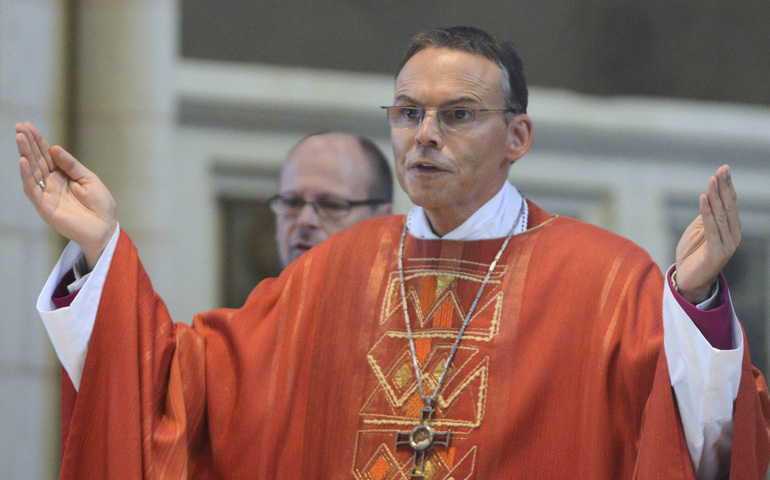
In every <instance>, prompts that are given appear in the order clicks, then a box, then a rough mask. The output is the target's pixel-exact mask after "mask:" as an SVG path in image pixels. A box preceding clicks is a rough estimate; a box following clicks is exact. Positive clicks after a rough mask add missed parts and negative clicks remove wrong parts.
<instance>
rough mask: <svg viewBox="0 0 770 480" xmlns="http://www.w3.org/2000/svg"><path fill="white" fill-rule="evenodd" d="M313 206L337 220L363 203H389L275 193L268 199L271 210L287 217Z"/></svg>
mask: <svg viewBox="0 0 770 480" xmlns="http://www.w3.org/2000/svg"><path fill="white" fill-rule="evenodd" d="M308 203H309V204H310V206H311V207H313V211H314V212H315V213H316V215H318V216H319V217H321V218H323V219H325V220H337V219H340V218H342V217H344V216H346V215H348V214H349V213H350V211H351V210H352V209H353V208H354V207H360V206H361V205H381V204H383V203H388V202H386V201H385V200H374V199H369V200H346V199H336V198H335V199H332V198H319V199H317V200H305V199H304V198H302V197H285V196H283V195H280V194H279V195H274V196H272V197H270V199H269V200H268V205H270V210H272V211H273V213H275V214H276V215H283V216H285V217H296V216H297V215H299V213H300V212H301V211H302V209H303V208H304V207H305V205H306V204H308Z"/></svg>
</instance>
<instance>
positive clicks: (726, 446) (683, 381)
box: [663, 282, 743, 479]
mask: <svg viewBox="0 0 770 480" xmlns="http://www.w3.org/2000/svg"><path fill="white" fill-rule="evenodd" d="M728 299H729V292H728ZM728 301H729V303H730V322H731V328H732V336H733V348H732V349H731V350H719V349H716V348H714V347H712V346H711V344H710V343H709V342H708V340H706V338H705V337H704V336H703V334H702V333H701V332H700V330H699V329H698V327H696V326H695V324H694V323H693V321H692V320H691V319H690V317H689V316H688V315H687V313H685V311H684V310H683V309H682V307H681V306H680V305H679V302H677V301H676V299H675V298H674V295H673V293H672V292H671V287H670V285H669V284H668V282H666V286H665V287H664V289H663V330H664V334H663V345H664V348H665V351H666V359H667V361H668V374H669V377H670V378H671V386H672V387H673V388H674V393H675V394H676V401H677V405H678V406H679V414H680V416H681V418H682V427H683V429H684V436H685V439H686V440H687V448H688V449H689V451H690V459H691V460H692V465H693V469H694V470H695V477H696V478H698V479H712V478H726V477H727V475H729V471H730V456H731V454H732V437H733V405H734V403H735V399H736V398H737V396H738V385H739V384H740V381H741V362H742V360H743V334H742V332H741V328H740V325H739V324H738V319H737V318H736V316H735V311H734V310H733V306H732V300H728Z"/></svg>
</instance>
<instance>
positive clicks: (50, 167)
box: [16, 122, 117, 269]
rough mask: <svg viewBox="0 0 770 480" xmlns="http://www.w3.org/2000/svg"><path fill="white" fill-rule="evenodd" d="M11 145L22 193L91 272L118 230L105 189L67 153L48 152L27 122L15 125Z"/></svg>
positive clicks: (57, 149)
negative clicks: (75, 248)
mask: <svg viewBox="0 0 770 480" xmlns="http://www.w3.org/2000/svg"><path fill="white" fill-rule="evenodd" d="M16 146H17V147H18V149H19V155H20V156H21V158H20V159H19V170H20V173H21V182H22V185H23V186H24V193H26V194H27V197H28V198H29V200H30V201H31V202H32V205H34V206H35V209H37V212H38V214H39V215H40V217H41V218H42V219H43V220H45V222H46V223H48V224H49V225H51V226H52V227H53V228H54V229H56V231H57V232H59V233H60V234H62V235H64V236H65V237H67V238H68V239H70V240H72V241H74V242H76V243H77V244H78V245H80V247H81V248H82V249H83V253H84V254H85V258H86V262H87V263H88V267H89V268H90V269H93V268H94V266H95V265H96V262H97V260H99V257H100V256H101V254H102V252H103V251H104V248H105V246H106V245H107V243H109V241H110V238H112V235H113V234H114V233H115V229H116V228H117V217H116V213H115V200H114V199H113V198H112V195H111V194H110V192H109V190H107V187H105V186H104V184H103V183H102V182H101V180H99V177H97V176H96V175H94V174H93V173H92V172H91V171H90V170H88V169H87V168H86V167H84V166H83V165H82V164H81V163H80V162H78V161H77V159H75V157H73V156H72V155H71V154H70V153H69V152H67V151H66V150H64V149H63V148H61V147H60V146H53V147H49V146H48V142H46V140H45V138H43V135H42V134H41V133H40V131H39V130H38V129H37V128H36V127H35V126H34V125H32V123H30V122H26V123H17V124H16ZM41 180H42V181H43V183H44V184H45V188H42V185H41V184H40V181H41Z"/></svg>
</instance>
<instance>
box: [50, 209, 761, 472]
mask: <svg viewBox="0 0 770 480" xmlns="http://www.w3.org/2000/svg"><path fill="white" fill-rule="evenodd" d="M529 223H530V225H529V226H530V229H529V230H528V231H527V232H525V233H523V234H520V235H517V236H515V237H513V238H512V239H511V241H510V243H509V245H508V247H507V249H506V251H505V253H504V254H503V256H502V258H501V261H500V263H499V264H498V266H497V267H496V268H495V270H494V272H493V273H492V276H491V279H490V281H489V284H488V285H487V287H486V289H485V290H484V294H483V296H482V297H481V299H480V301H479V304H478V306H477V308H476V311H475V313H474V314H473V318H472V320H471V322H470V324H469V326H468V329H467V330H466V332H465V336H464V337H463V340H462V342H461V344H460V348H459V350H458V352H457V354H456V356H455V358H454V361H453V362H452V364H451V368H450V370H449V371H448V373H447V376H446V379H445V380H444V386H443V387H442V390H441V391H440V392H439V395H438V397H437V400H436V405H435V407H436V412H435V414H434V416H433V423H432V425H433V427H434V428H435V430H436V431H437V432H446V431H451V439H450V442H449V445H447V446H437V447H435V448H434V449H432V450H430V451H429V452H428V454H427V455H426V458H425V466H424V472H423V473H424V476H425V478H428V479H449V478H453V479H468V478H472V479H502V478H522V479H532V478H583V479H612V480H615V479H621V478H645V479H662V478H665V479H679V478H683V479H684V478H693V473H692V466H691V462H690V458H689V455H688V451H687V446H686V444H685V440H684V436H683V433H682V428H681V425H680V422H679V420H678V412H677V408H676V404H675V400H674V397H673V394H672V390H671V386H670V381H669V377H668V371H667V367H666V359H665V356H664V354H663V348H662V336H663V331H662V329H663V327H662V320H661V301H662V288H663V278H662V275H661V273H660V271H659V269H658V267H657V266H656V265H655V264H654V263H653V262H652V260H651V259H650V258H649V256H648V255H647V254H646V253H645V252H644V251H642V250H641V249H640V248H639V247H637V246H635V245H633V244H632V243H631V242H629V241H628V240H625V239H623V238H621V237H618V236H615V235H613V234H611V233H608V232H606V231H604V230H601V229H599V228H596V227H593V226H590V225H586V224H583V223H580V222H577V221H575V220H571V219H568V218H564V217H554V218H551V217H549V216H547V215H546V214H545V213H544V212H543V211H542V210H540V209H538V208H537V207H536V206H534V205H532V204H530V222H529ZM403 224H404V218H403V217H402V216H392V217H388V218H383V219H375V220H372V221H369V222H365V223H363V224H359V225H357V226H354V227H353V228H350V229H348V230H346V231H344V232H342V233H341V234H338V235H336V236H334V237H332V238H331V239H330V240H329V241H327V242H325V243H324V244H322V245H320V246H318V247H316V248H314V249H313V250H312V251H310V252H309V253H308V254H306V255H304V256H303V257H302V258H300V259H299V260H298V261H296V262H294V263H293V264H292V265H291V266H290V267H289V268H287V269H286V271H285V272H284V273H283V274H282V275H281V276H280V277H279V278H277V279H269V280H265V281H264V282H262V283H260V284H259V285H258V286H257V287H256V289H255V290H254V292H253V293H252V294H251V296H250V297H249V298H248V300H247V302H246V304H245V305H244V306H243V307H242V308H240V309H237V310H230V309H222V310H215V311H211V312H207V313H203V314H200V315H197V316H196V317H195V319H194V322H193V326H192V327H188V326H187V325H185V324H174V323H172V321H171V319H170V318H169V315H168V313H167V311H166V308H165V306H164V304H163V302H162V301H161V299H160V298H159V297H158V296H157V295H156V294H155V293H154V291H153V289H152V286H151V284H150V281H149V279H148V278H147V276H146V274H145V272H144V270H143V269H142V266H141V264H140V262H139V259H138V257H137V253H136V250H135V248H134V246H133V245H132V243H131V241H130V240H129V239H128V236H127V235H125V233H121V236H120V240H119V241H118V246H117V249H116V252H115V256H114V258H113V260H112V265H111V267H110V273H109V276H108V278H107V281H106V285H105V288H104V293H103V295H102V299H101V303H100V306H99V312H98V315H97V319H96V324H95V326H94V331H93V336H92V338H91V342H90V344H89V350H88V357H87V359H86V364H85V369H84V372H83V378H82V382H81V386H80V391H79V393H75V392H74V390H73V389H72V385H71V383H69V381H68V380H66V379H65V385H64V387H63V391H64V394H63V412H62V426H63V429H62V430H63V431H62V436H63V442H62V450H63V453H62V478H68V479H69V478H72V479H82V478H142V477H144V478H238V479H240V478H259V479H295V478H312V479H316V478H318V479H338V478H355V479H367V480H384V479H402V478H406V475H408V473H409V471H410V469H411V468H412V463H413V452H412V450H411V448H410V447H409V446H408V445H406V446H399V447H396V445H395V444H396V437H397V432H409V431H410V430H411V429H412V428H414V427H415V425H417V423H418V421H419V418H420V410H421V409H422V408H423V407H424V404H423V401H422V400H421V398H420V396H419V392H418V390H417V383H416V378H415V373H414V367H413V362H412V358H411V354H410V349H409V342H408V338H407V334H406V328H405V325H404V315H403V310H402V306H401V305H402V303H401V296H400V288H399V282H398V266H397V265H398V263H397V261H398V259H397V256H398V255H397V252H398V245H399V239H400V234H401V229H402V226H403ZM501 244H502V239H494V240H481V241H469V242H460V241H443V240H418V239H415V238H413V237H411V236H408V235H407V239H406V245H405V251H404V270H405V271H404V276H405V280H406V296H407V302H408V308H409V317H410V319H411V322H412V323H411V328H412V332H413V336H414V343H415V351H416V352H415V353H416V357H417V361H418V364H419V367H420V370H421V373H422V376H423V385H424V389H425V393H426V394H431V393H432V392H433V388H434V387H435V385H436V382H437V380H438V376H439V375H440V374H441V371H442V369H443V365H444V362H445V360H446V358H447V355H448V354H449V350H450V349H451V346H452V344H453V343H454V340H455V337H456V335H457V332H458V329H459V327H460V325H461V323H462V321H463V318H464V317H465V314H466V312H467V311H468V308H469V307H470V304H471V302H472V301H473V299H474V297H475V296H476V293H477V291H478V289H479V286H480V285H481V283H482V280H483V278H484V275H485V273H486V270H487V268H488V265H489V263H490V262H491V261H492V259H493V258H494V255H495V253H496V252H497V250H498V249H499V247H500V245H501ZM746 352H747V353H746V354H745V357H744V364H743V365H744V367H743V372H742V379H741V384H740V391H739V394H738V399H737V402H736V408H735V431H734V448H733V456H732V474H731V477H730V478H735V479H738V478H740V479H745V478H764V477H763V476H764V472H765V470H766V469H767V465H768V452H770V442H769V440H768V439H769V436H768V424H769V423H770V416H769V415H768V413H769V412H770V401H769V400H768V394H767V388H766V386H765V382H764V379H763V378H762V376H761V375H760V374H759V372H758V371H757V370H756V369H753V368H752V367H751V364H750V360H749V356H748V350H746Z"/></svg>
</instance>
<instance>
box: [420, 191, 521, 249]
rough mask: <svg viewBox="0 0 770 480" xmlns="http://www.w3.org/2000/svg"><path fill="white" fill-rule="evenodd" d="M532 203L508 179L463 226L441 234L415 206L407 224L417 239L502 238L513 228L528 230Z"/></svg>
mask: <svg viewBox="0 0 770 480" xmlns="http://www.w3.org/2000/svg"><path fill="white" fill-rule="evenodd" d="M528 215H529V205H528V204H527V203H526V202H524V201H523V198H522V196H521V194H520V193H519V191H518V190H516V187H514V186H513V185H511V184H510V183H509V182H507V181H506V182H505V183H504V184H503V187H502V188H501V189H500V190H499V191H498V192H497V193H496V194H495V195H494V196H493V197H492V198H490V199H489V200H488V201H487V202H486V203H484V204H483V205H482V206H481V207H480V208H479V209H478V210H476V211H475V212H473V214H471V216H470V217H468V218H467V219H466V220H465V221H464V222H463V223H462V224H461V225H460V226H458V227H457V228H455V229H454V230H452V231H451V232H448V233H447V234H446V235H443V236H441V237H439V236H438V235H436V233H435V232H434V231H433V227H432V226H431V223H430V221H429V220H428V215H427V212H426V211H425V209H424V208H422V207H420V206H415V207H412V209H411V210H410V211H409V214H408V215H407V217H406V226H407V228H408V229H409V232H410V233H411V234H412V236H413V237H415V238H420V239H423V240H439V239H441V240H486V239H490V238H500V237H505V236H506V235H508V233H509V232H511V231H513V233H514V235H516V234H519V233H521V232H523V231H524V230H526V229H527V224H528Z"/></svg>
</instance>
